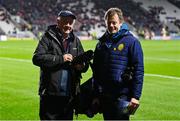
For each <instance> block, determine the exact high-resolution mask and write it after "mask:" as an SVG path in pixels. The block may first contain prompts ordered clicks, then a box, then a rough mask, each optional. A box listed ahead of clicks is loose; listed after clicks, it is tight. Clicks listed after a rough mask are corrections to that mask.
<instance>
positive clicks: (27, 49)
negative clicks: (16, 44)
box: [0, 47, 32, 51]
mask: <svg viewBox="0 0 180 121" xmlns="http://www.w3.org/2000/svg"><path fill="white" fill-rule="evenodd" d="M1 48H2V49H15V50H26V51H30V50H32V49H31V48H10V47H0V49H1Z"/></svg>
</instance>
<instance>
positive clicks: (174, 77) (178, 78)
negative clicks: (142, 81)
mask: <svg viewBox="0 0 180 121" xmlns="http://www.w3.org/2000/svg"><path fill="white" fill-rule="evenodd" d="M144 75H145V76H153V77H160V78H167V79H177V80H180V77H176V76H168V75H160V74H144Z"/></svg>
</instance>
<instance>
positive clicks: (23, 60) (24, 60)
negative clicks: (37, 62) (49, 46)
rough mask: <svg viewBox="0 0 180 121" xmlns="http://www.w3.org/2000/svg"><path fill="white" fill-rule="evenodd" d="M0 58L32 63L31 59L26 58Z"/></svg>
mask: <svg viewBox="0 0 180 121" xmlns="http://www.w3.org/2000/svg"><path fill="white" fill-rule="evenodd" d="M0 59H2V60H10V61H18V62H28V63H32V61H30V60H26V59H16V58H6V57H0Z"/></svg>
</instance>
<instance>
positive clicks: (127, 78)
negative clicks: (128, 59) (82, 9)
mask: <svg viewBox="0 0 180 121" xmlns="http://www.w3.org/2000/svg"><path fill="white" fill-rule="evenodd" d="M133 72H134V67H127V68H126V69H125V71H124V73H123V74H122V75H121V78H122V80H124V81H130V80H132V79H133V75H134V73H133Z"/></svg>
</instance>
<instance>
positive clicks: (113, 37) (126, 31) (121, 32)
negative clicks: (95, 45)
mask: <svg viewBox="0 0 180 121" xmlns="http://www.w3.org/2000/svg"><path fill="white" fill-rule="evenodd" d="M129 34H130V32H129V28H128V25H127V24H126V23H123V24H122V26H121V28H120V30H119V31H118V32H117V33H115V34H113V35H111V34H110V33H109V32H108V31H106V32H105V33H104V35H103V36H102V37H101V38H100V39H99V40H100V41H106V39H107V38H109V39H111V40H112V41H113V42H117V41H118V40H119V39H120V38H122V37H123V36H126V35H129Z"/></svg>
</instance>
